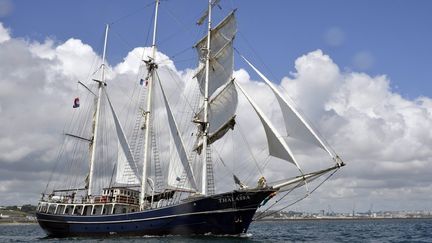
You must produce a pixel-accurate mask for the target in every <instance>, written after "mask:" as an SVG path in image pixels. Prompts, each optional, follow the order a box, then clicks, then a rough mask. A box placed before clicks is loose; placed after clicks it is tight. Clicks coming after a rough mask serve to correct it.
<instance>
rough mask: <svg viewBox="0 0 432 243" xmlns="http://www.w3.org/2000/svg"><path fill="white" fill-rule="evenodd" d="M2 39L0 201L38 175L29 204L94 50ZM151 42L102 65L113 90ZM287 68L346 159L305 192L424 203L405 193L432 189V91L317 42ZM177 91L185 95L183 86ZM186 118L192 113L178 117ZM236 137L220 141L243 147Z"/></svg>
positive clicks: (252, 86)
mask: <svg viewBox="0 0 432 243" xmlns="http://www.w3.org/2000/svg"><path fill="white" fill-rule="evenodd" d="M1 38H3V40H4V41H3V42H2V43H0V56H1V57H2V59H1V60H0V113H1V116H0V124H2V126H1V127H0V138H1V139H0V185H2V186H1V187H0V191H2V194H4V195H6V196H5V197H2V198H1V199H0V204H7V203H15V202H17V201H18V202H21V201H20V200H23V199H21V198H17V197H18V196H19V195H22V194H20V193H19V190H20V189H19V188H20V187H22V185H23V182H22V181H24V180H28V178H33V179H34V181H37V183H40V184H39V185H32V186H33V187H40V188H39V189H38V188H33V189H34V192H33V194H32V195H30V194H28V192H27V191H25V190H23V191H21V193H24V192H25V193H27V194H28V196H27V197H26V198H28V199H27V201H22V202H23V203H28V202H32V203H34V202H35V201H36V200H37V197H38V196H39V195H38V193H39V191H37V190H42V187H43V183H44V182H45V180H46V179H47V177H48V172H49V171H50V170H51V169H52V165H53V164H54V162H55V159H54V158H55V154H56V149H54V148H56V147H57V145H58V143H59V140H60V135H59V134H60V133H61V132H62V128H63V127H62V125H63V124H64V121H65V120H66V117H67V116H68V115H69V114H70V112H71V109H70V107H71V104H72V103H71V102H72V99H73V97H75V96H76V95H77V94H83V92H86V91H83V90H82V89H81V88H80V87H78V86H77V84H76V82H77V80H82V81H85V80H90V79H91V73H92V71H93V70H94V69H95V68H97V64H98V63H100V57H99V56H98V55H97V54H96V53H95V52H94V50H93V49H92V48H91V47H90V46H89V45H87V44H85V43H82V41H81V40H78V39H69V40H67V41H65V42H64V43H55V42H54V41H52V40H50V39H47V40H45V41H44V42H43V43H38V42H28V41H24V40H22V39H16V38H11V37H10V35H9V30H7V29H6V28H4V27H3V25H0V39H1ZM149 51H150V48H135V49H133V50H131V51H130V52H129V54H128V55H127V56H126V57H125V59H124V60H123V61H122V62H121V63H118V64H115V65H114V66H113V68H109V72H108V74H109V75H108V78H109V80H108V81H109V85H111V84H112V85H117V86H119V87H120V88H121V89H120V91H118V94H119V96H120V97H127V96H125V95H124V94H125V93H127V92H129V91H131V90H133V89H134V87H131V88H129V89H127V86H130V84H131V82H132V83H134V84H135V86H136V85H137V82H138V81H137V80H136V78H137V75H138V74H139V73H138V70H139V69H140V65H142V64H141V61H140V59H141V57H142V53H143V52H144V54H145V53H149ZM145 55H147V54H145ZM158 60H163V63H164V64H161V65H167V66H169V67H171V68H173V69H174V70H175V67H174V64H173V63H172V61H171V60H169V59H168V57H167V56H166V55H164V54H161V53H158ZM294 68H295V70H294V71H293V72H291V73H290V74H289V75H288V76H287V77H284V78H283V79H282V81H281V84H280V86H279V88H280V89H281V90H282V91H283V92H284V93H286V94H288V95H290V97H291V98H292V99H293V100H294V101H295V103H296V104H297V106H299V107H300V108H301V109H302V110H303V112H304V113H305V114H306V115H307V116H308V117H309V118H310V119H311V120H312V121H315V125H316V126H317V127H318V129H319V130H320V132H321V133H322V134H324V135H325V137H326V139H327V140H328V141H329V143H330V144H331V145H332V146H333V147H334V148H335V149H336V151H337V152H339V153H340V154H341V156H342V158H343V159H345V160H346V161H347V162H348V165H347V166H346V167H344V168H343V169H342V170H341V171H340V172H339V173H338V176H337V177H336V178H335V180H332V181H329V182H328V183H326V184H325V187H323V188H322V190H318V191H317V192H316V193H315V194H313V195H312V198H314V199H317V200H318V201H319V203H323V204H324V205H327V204H331V203H333V201H336V202H337V203H339V208H343V207H345V209H346V208H348V210H350V208H351V205H352V202H353V201H356V202H357V203H358V204H361V205H362V206H363V207H364V208H367V207H369V204H370V202H369V201H370V200H374V201H376V205H382V206H383V207H384V206H385V203H387V202H386V201H385V200H381V199H380V198H382V197H385V198H386V200H390V199H395V200H396V199H397V200H399V201H400V205H399V206H400V208H401V209H402V208H403V207H411V206H413V205H415V206H419V205H423V206H424V207H426V204H425V202H423V201H421V200H425V198H426V199H428V201H430V200H431V198H430V195H423V197H422V199H421V200H420V199H419V201H417V202H416V203H413V202H412V200H411V199H412V198H416V197H419V195H420V194H421V193H422V192H425V191H426V192H427V191H428V189H430V185H429V184H430V183H429V184H428V180H429V177H430V171H432V160H431V158H432V150H431V149H430V147H429V146H428V145H430V144H432V99H431V98H430V97H419V98H417V99H414V100H409V99H405V98H403V97H402V96H400V95H399V94H398V93H396V92H394V91H393V90H392V89H391V85H390V83H391V80H390V79H389V78H388V77H387V76H385V75H379V76H374V77H372V76H370V75H368V74H366V73H357V72H343V71H341V70H340V68H339V66H338V65H337V64H335V63H334V62H333V60H332V59H331V58H330V57H329V56H328V55H325V54H324V53H323V52H322V51H321V50H316V51H313V52H310V53H307V54H305V55H303V56H301V57H299V58H298V59H297V60H296V62H295V67H294ZM141 69H142V67H141ZM194 72H195V71H194V70H193V69H187V70H182V71H179V72H178V73H179V75H180V76H181V77H182V78H183V79H184V80H186V82H185V86H186V85H188V84H190V83H191V82H189V81H188V80H190V79H191V77H192V76H193V75H194ZM140 75H141V74H140ZM234 75H235V77H236V80H237V81H238V82H239V83H242V84H243V85H244V86H245V89H247V91H248V92H250V93H251V95H252V96H253V97H254V98H256V99H257V100H258V103H259V105H260V106H261V107H263V109H264V108H265V109H264V110H265V111H264V112H265V113H266V114H267V115H269V116H270V117H272V118H275V119H276V122H275V124H276V125H277V126H278V128H282V129H283V127H282V123H281V121H282V120H281V115H280V114H279V112H278V110H277V108H278V106H277V102H276V101H275V99H274V98H272V97H269V96H268V95H269V94H271V92H270V91H269V90H268V89H267V88H266V86H265V85H263V83H261V82H257V81H253V80H251V78H250V76H249V74H248V73H247V71H245V70H243V69H240V70H237V71H235V74H234ZM123 80H124V81H125V82H123ZM120 81H121V82H120ZM182 85H183V84H181V83H180V84H178V83H177V84H176V85H173V86H171V87H170V89H172V90H170V91H169V93H168V95H169V99H171V100H170V102H172V101H173V100H174V97H172V96H173V94H175V93H176V92H175V91H176V89H178V91H180V88H181V86H182ZM132 86H133V85H132ZM239 93H240V92H239ZM114 95H115V94H113V96H114ZM182 95H186V94H185V92H184V94H182ZM127 99H130V97H127ZM127 102H128V100H126V99H125V100H124V101H122V102H120V103H119V104H121V106H120V107H122V106H123V105H126V103H127ZM179 103H180V102H179ZM185 107H187V106H186V105H185ZM182 112H184V111H183V110H181V111H180V113H182ZM184 113H186V112H184ZM238 113H239V114H238V122H239V123H240V122H244V123H245V125H242V126H239V127H237V128H236V129H235V130H234V131H237V129H241V130H242V131H243V132H245V133H246V134H247V135H248V136H252V137H254V138H257V139H254V140H252V141H250V143H249V146H251V147H252V149H253V150H254V153H255V154H254V155H255V157H256V159H257V160H260V159H264V160H265V159H266V158H267V154H266V150H265V149H264V147H265V141H264V142H263V141H262V139H263V138H264V136H265V135H264V130H263V129H262V128H260V126H259V119H258V118H256V116H255V114H254V111H253V109H251V107H250V106H249V105H248V104H247V101H245V99H243V98H241V99H240V101H239V108H238ZM254 117H255V118H254ZM188 121H190V119H189V120H188V119H184V120H183V122H188ZM258 138H259V139H258ZM236 139H241V137H237V138H236ZM239 141H240V140H235V141H234V142H231V143H227V144H225V145H224V146H225V147H226V148H235V149H241V147H240V145H238V144H239ZM218 146H219V147H221V146H222V145H218ZM243 149H246V147H245V148H243ZM309 152H310V151H309V150H308V151H307V152H305V153H304V154H300V155H299V157H298V158H299V160H301V161H311V162H313V161H314V159H316V157H315V156H316V155H317V154H318V153H315V152H314V151H312V152H310V153H309ZM229 156H231V158H232V159H233V160H235V161H239V162H238V163H237V164H234V165H231V167H230V168H231V169H233V170H236V171H238V173H239V174H241V175H242V178H244V179H245V180H247V179H248V181H249V182H251V183H256V178H255V177H254V175H253V174H252V173H250V171H249V170H246V169H243V166H245V165H249V166H250V165H251V164H252V165H254V163H255V162H254V160H252V159H251V157H246V156H243V157H242V155H239V154H236V153H231V154H229ZM36 165H37V166H36ZM287 166H289V165H288V164H287V163H284V162H282V161H276V163H275V164H274V165H270V166H269V167H268V168H267V169H266V170H264V171H263V173H265V174H266V175H267V176H270V175H274V176H277V177H279V178H280V177H281V176H284V174H282V172H281V170H280V168H285V167H287ZM10 176H14V177H16V178H17V179H13V178H14V177H10ZM224 176H225V178H226V176H230V175H229V173H228V174H225V175H224ZM19 180H22V181H21V182H20V181H19ZM4 185H8V186H7V187H6V186H4ZM250 185H252V184H250ZM8 188H9V189H8ZM17 190H18V191H17ZM401 193H403V194H404V198H405V196H406V198H411V199H410V200H405V199H404V198H402V199H401V198H400V194H401ZM383 195H384V196H383ZM6 198H7V199H6ZM28 200H30V201H28ZM413 200H414V199H413ZM426 202H427V201H426ZM314 203H315V204H316V201H313V200H311V201H305V203H304V204H302V205H304V207H305V208H308V207H309V209H313V208H314ZM359 207H361V206H359ZM334 209H335V208H334ZM384 209H385V208H384Z"/></svg>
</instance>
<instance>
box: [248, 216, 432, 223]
mask: <svg viewBox="0 0 432 243" xmlns="http://www.w3.org/2000/svg"><path fill="white" fill-rule="evenodd" d="M387 219H390V220H401V219H408V220H417V219H432V216H430V217H419V218H414V217H413V218H404V217H392V218H387V217H375V218H363V217H358V218H348V217H347V218H343V217H334V218H331V217H328V218H326V217H323V218H284V219H260V220H254V222H268V221H275V222H278V221H325V220H350V221H355V220H359V221H361V220H387Z"/></svg>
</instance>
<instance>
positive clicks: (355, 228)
mask: <svg viewBox="0 0 432 243" xmlns="http://www.w3.org/2000/svg"><path fill="white" fill-rule="evenodd" d="M58 241H60V240H59V239H55V238H47V237H46V236H45V233H44V232H43V231H42V230H41V229H40V228H39V226H38V225H37V224H28V225H0V242H46V243H47V242H58ZM102 241H104V242H117V243H118V242H151V243H156V242H187V243H194V242H296V241H303V242H432V219H382V220H304V221H303V220H299V221H283V222H276V221H269V222H254V223H253V224H252V225H251V227H250V229H249V232H248V234H247V235H244V236H242V237H220V236H218V237H216V236H194V237H180V236H165V237H119V238H66V239H62V242H102Z"/></svg>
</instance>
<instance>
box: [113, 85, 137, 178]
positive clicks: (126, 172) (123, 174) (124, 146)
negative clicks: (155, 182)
mask: <svg viewBox="0 0 432 243" xmlns="http://www.w3.org/2000/svg"><path fill="white" fill-rule="evenodd" d="M105 95H106V97H107V100H108V104H109V106H110V109H111V114H112V116H113V119H114V124H115V128H116V132H117V137H118V144H119V151H118V159H119V161H118V163H117V175H116V179H117V178H118V179H119V181H116V182H118V183H123V184H129V183H128V181H131V182H133V183H135V182H137V181H138V182H139V179H138V178H139V174H138V167H137V165H136V163H135V160H134V158H133V155H132V151H131V149H130V146H129V143H128V142H127V138H126V135H125V134H124V132H123V128H122V126H121V124H120V121H119V120H118V118H117V115H116V113H115V111H114V107H113V106H112V104H111V100H110V99H109V97H108V94H107V93H106V92H105ZM131 171H132V172H133V173H130V172H131ZM125 181H126V183H125Z"/></svg>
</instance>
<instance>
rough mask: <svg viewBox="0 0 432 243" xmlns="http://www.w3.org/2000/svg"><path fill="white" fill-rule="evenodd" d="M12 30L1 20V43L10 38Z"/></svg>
mask: <svg viewBox="0 0 432 243" xmlns="http://www.w3.org/2000/svg"><path fill="white" fill-rule="evenodd" d="M10 38H11V36H10V30H9V29H7V28H5V27H4V26H3V23H1V22H0V44H1V43H2V42H5V41H8V40H10Z"/></svg>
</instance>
